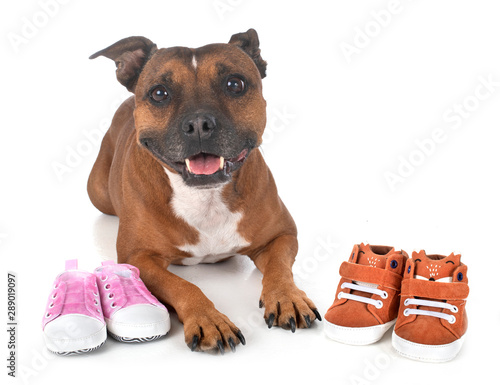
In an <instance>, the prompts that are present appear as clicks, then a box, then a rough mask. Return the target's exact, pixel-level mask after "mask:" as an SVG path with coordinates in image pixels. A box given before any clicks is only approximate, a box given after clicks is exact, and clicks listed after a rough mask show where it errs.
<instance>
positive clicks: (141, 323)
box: [94, 261, 170, 342]
mask: <svg viewBox="0 0 500 385" xmlns="http://www.w3.org/2000/svg"><path fill="white" fill-rule="evenodd" d="M94 274H95V275H96V277H97V284H98V286H99V294H100V295H101V302H102V309H103V313H104V319H105V320H106V325H107V327H108V332H109V334H110V335H111V336H112V337H113V338H115V339H117V340H118V341H122V342H145V341H152V340H156V339H158V338H160V337H162V336H164V335H166V334H167V333H168V331H169V330H170V317H169V315H168V310H167V309H166V308H165V306H163V305H162V304H161V303H160V302H159V301H158V300H157V299H156V298H155V297H154V296H153V295H152V294H151V293H150V292H149V290H148V289H147V288H146V286H145V285H144V283H143V282H142V280H141V279H140V278H139V270H138V269H137V268H136V267H135V266H132V265H127V264H124V263H120V264H117V263H115V262H113V261H106V262H103V263H102V266H100V267H98V268H97V269H95V271H94Z"/></svg>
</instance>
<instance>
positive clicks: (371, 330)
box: [324, 319, 396, 345]
mask: <svg viewBox="0 0 500 385" xmlns="http://www.w3.org/2000/svg"><path fill="white" fill-rule="evenodd" d="M395 323H396V320H395V319H394V320H392V321H389V322H387V323H385V324H382V325H375V326H368V327H355V328H353V327H346V326H339V325H335V324H332V323H330V322H328V321H327V320H325V324H324V325H325V326H324V330H325V334H326V335H327V336H328V337H329V338H331V339H332V340H334V341H337V342H341V343H343V344H348V345H369V344H373V343H374V342H377V341H378V340H380V339H381V338H382V337H383V336H384V334H385V333H386V332H387V331H388V330H389V329H390V328H391V327H392V325H394V324H395Z"/></svg>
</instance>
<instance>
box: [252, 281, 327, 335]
mask: <svg viewBox="0 0 500 385" xmlns="http://www.w3.org/2000/svg"><path fill="white" fill-rule="evenodd" d="M259 304H263V305H264V307H265V310H264V320H265V322H266V324H267V327H268V328H271V327H272V326H273V325H277V326H280V327H282V328H283V329H287V330H291V331H292V333H295V331H296V330H297V329H305V328H307V329H308V328H310V327H311V326H312V324H313V322H314V321H315V320H318V321H321V316H320V314H319V312H318V310H317V308H316V306H315V305H314V303H313V302H312V301H311V300H310V299H309V298H307V296H306V294H305V293H304V292H303V291H301V290H299V289H298V288H297V287H295V286H291V287H288V288H287V289H286V290H284V289H283V288H280V289H279V290H278V289H275V288H266V289H263V291H262V296H261V299H260V302H259Z"/></svg>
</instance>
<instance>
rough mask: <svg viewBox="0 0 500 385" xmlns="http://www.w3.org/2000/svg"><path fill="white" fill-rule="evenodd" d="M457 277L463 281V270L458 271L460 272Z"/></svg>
mask: <svg viewBox="0 0 500 385" xmlns="http://www.w3.org/2000/svg"><path fill="white" fill-rule="evenodd" d="M457 279H458V280H459V281H461V280H462V279H464V275H463V274H462V273H461V272H460V273H458V274H457Z"/></svg>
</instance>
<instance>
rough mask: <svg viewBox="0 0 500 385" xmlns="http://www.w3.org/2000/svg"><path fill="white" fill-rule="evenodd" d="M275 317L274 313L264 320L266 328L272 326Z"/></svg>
mask: <svg viewBox="0 0 500 385" xmlns="http://www.w3.org/2000/svg"><path fill="white" fill-rule="evenodd" d="M274 319H275V315H274V313H271V314H269V318H267V319H266V323H267V327H268V328H269V329H271V328H272V327H273V325H274Z"/></svg>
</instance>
